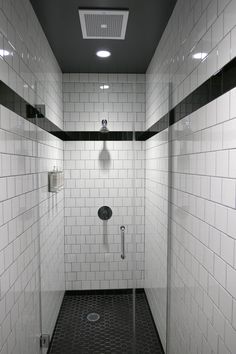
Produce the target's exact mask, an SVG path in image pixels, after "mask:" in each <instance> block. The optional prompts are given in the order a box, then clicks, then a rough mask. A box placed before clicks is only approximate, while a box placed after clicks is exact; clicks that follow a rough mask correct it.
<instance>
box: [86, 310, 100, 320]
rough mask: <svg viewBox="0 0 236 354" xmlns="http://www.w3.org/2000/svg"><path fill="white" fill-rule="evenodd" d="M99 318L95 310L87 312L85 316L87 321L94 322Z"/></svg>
mask: <svg viewBox="0 0 236 354" xmlns="http://www.w3.org/2000/svg"><path fill="white" fill-rule="evenodd" d="M99 318H100V315H99V314H98V313H96V312H92V313H89V314H88V316H87V320H88V321H89V322H96V321H98V320H99Z"/></svg>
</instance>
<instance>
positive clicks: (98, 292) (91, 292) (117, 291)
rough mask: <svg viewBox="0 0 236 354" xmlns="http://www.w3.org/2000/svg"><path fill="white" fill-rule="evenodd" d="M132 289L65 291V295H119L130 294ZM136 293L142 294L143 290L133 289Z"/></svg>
mask: <svg viewBox="0 0 236 354" xmlns="http://www.w3.org/2000/svg"><path fill="white" fill-rule="evenodd" d="M133 290H134V289H132V288H128V289H97V290H66V292H65V295H67V296H74V295H82V296H83V295H119V294H132V292H133ZM135 292H136V293H139V294H140V293H144V292H145V291H144V289H143V288H138V289H135Z"/></svg>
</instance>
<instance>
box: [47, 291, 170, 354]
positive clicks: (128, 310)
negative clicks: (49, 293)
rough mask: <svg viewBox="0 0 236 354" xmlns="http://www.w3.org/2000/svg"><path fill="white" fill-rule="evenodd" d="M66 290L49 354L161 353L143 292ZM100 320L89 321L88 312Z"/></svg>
mask: <svg viewBox="0 0 236 354" xmlns="http://www.w3.org/2000/svg"><path fill="white" fill-rule="evenodd" d="M135 308H136V311H135V335H134V326H133V297H132V291H124V292H123V293H122V292H121V291H119V292H117V293H116V292H115V291H114V292H109V291H107V292H106V291H104V292H94V293H92V292H84V293H83V292H66V294H65V296H64V299H63V302H62V306H61V309H60V313H59V316H58V320H57V324H56V327H55V330H54V335H53V338H52V341H51V347H50V350H49V353H50V354H134V353H135V354H146V353H147V354H148V353H151V354H163V350H162V347H161V344H160V340H159V336H158V334H157V331H156V328H155V324H154V322H153V319H152V316H151V313H150V310H149V306H148V303H147V299H146V296H145V293H144V291H140V290H139V291H137V293H136V301H135ZM89 313H98V314H99V315H100V319H99V320H98V321H96V322H89V321H88V319H87V315H88V314H89Z"/></svg>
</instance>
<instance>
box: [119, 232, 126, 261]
mask: <svg viewBox="0 0 236 354" xmlns="http://www.w3.org/2000/svg"><path fill="white" fill-rule="evenodd" d="M120 231H121V259H125V226H124V225H122V226H121V227H120Z"/></svg>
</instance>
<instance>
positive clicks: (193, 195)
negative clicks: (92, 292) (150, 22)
mask: <svg viewBox="0 0 236 354" xmlns="http://www.w3.org/2000/svg"><path fill="white" fill-rule="evenodd" d="M235 18H236V2H235V0H232V1H230V0H228V1H221V0H218V1H217V0H211V1H210V0H208V1H200V0H195V1H187V0H179V1H178V2H177V5H176V7H175V10H174V12H173V14H172V16H171V19H170V21H169V24H168V26H167V28H166V30H165V32H164V35H163V37H162V40H161V42H160V44H159V46H158V48H157V51H156V53H155V55H154V58H153V60H152V62H151V64H150V67H149V69H148V72H147V77H146V79H147V83H146V87H147V89H146V127H149V126H150V125H152V124H153V123H154V122H155V121H157V120H158V119H159V118H161V116H162V115H163V114H165V113H166V112H167V110H168V106H169V105H170V104H171V105H172V106H174V105H175V104H176V103H178V102H179V101H181V100H182V99H183V98H184V97H185V96H186V95H188V94H189V93H190V92H191V91H193V90H194V89H195V88H196V87H198V86H199V85H200V84H201V83H202V82H203V81H205V80H206V79H208V78H209V77H210V76H211V75H212V74H214V73H215V72H216V71H217V70H218V69H220V68H221V67H222V66H223V65H225V64H226V63H227V62H228V61H229V60H230V59H231V58H233V57H234V56H235V48H234V43H235V33H236V30H235V24H236V23H235ZM196 53H206V55H207V56H206V57H205V58H204V59H200V60H199V59H198V60H197V59H194V58H193V55H194V54H196ZM204 55H205V54H204ZM169 83H171V84H172V85H173V96H172V102H169V92H168V89H169V87H170V86H169ZM235 95H236V90H232V91H230V92H229V93H226V94H225V95H223V96H222V97H220V98H218V99H216V100H215V101H213V102H211V103H209V104H208V105H206V106H205V107H203V108H201V109H200V110H198V111H197V112H195V113H193V114H191V115H190V116H188V117H186V118H184V119H183V120H182V121H180V122H178V123H176V124H175V125H174V126H172V128H171V131H170V133H171V135H172V156H171V165H172V174H171V180H172V186H171V191H172V192H171V213H170V218H171V238H172V241H171V244H172V245H171V246H172V248H171V278H170V279H171V299H170V319H171V321H170V333H169V339H170V347H169V348H170V353H171V354H196V353H202V354H206V353H211V354H212V353H215V354H222V353H227V354H234V353H235V348H236V325H235V323H236V322H235V301H236V292H235V284H236V245H235V240H236V232H235V226H236V221H235V220H236V210H235V207H236V204H235V200H236V195H235V183H236V180H235V177H236V172H235V171H236V170H235V167H234V165H235V159H234V157H235V148H236V140H235V132H236V114H235V112H236V103H235ZM167 134H168V132H167V131H165V132H162V133H161V134H158V135H157V136H155V137H153V138H151V139H149V140H148V141H147V142H146V198H145V204H146V208H145V276H146V279H145V285H146V287H147V290H146V291H147V295H148V299H149V302H150V305H151V310H152V313H153V315H154V319H155V322H156V324H157V328H158V331H159V333H160V336H161V339H162V343H163V344H164V345H165V330H166V328H165V314H164V310H163V311H162V310H161V309H162V308H164V307H165V305H166V299H165V292H166V289H165V288H166V260H165V258H164V257H160V256H162V254H163V252H166V237H167V230H166V225H167V220H166V218H167V215H166V211H167V208H168V206H167V181H168V173H167V172H168V159H167V154H168V143H167ZM155 209H156V210H155ZM153 210H155V212H154V211H153ZM150 223H151V224H150ZM157 264H158V267H159V269H158V271H156V266H157ZM159 272H161V274H159ZM163 294H164V295H163Z"/></svg>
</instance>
